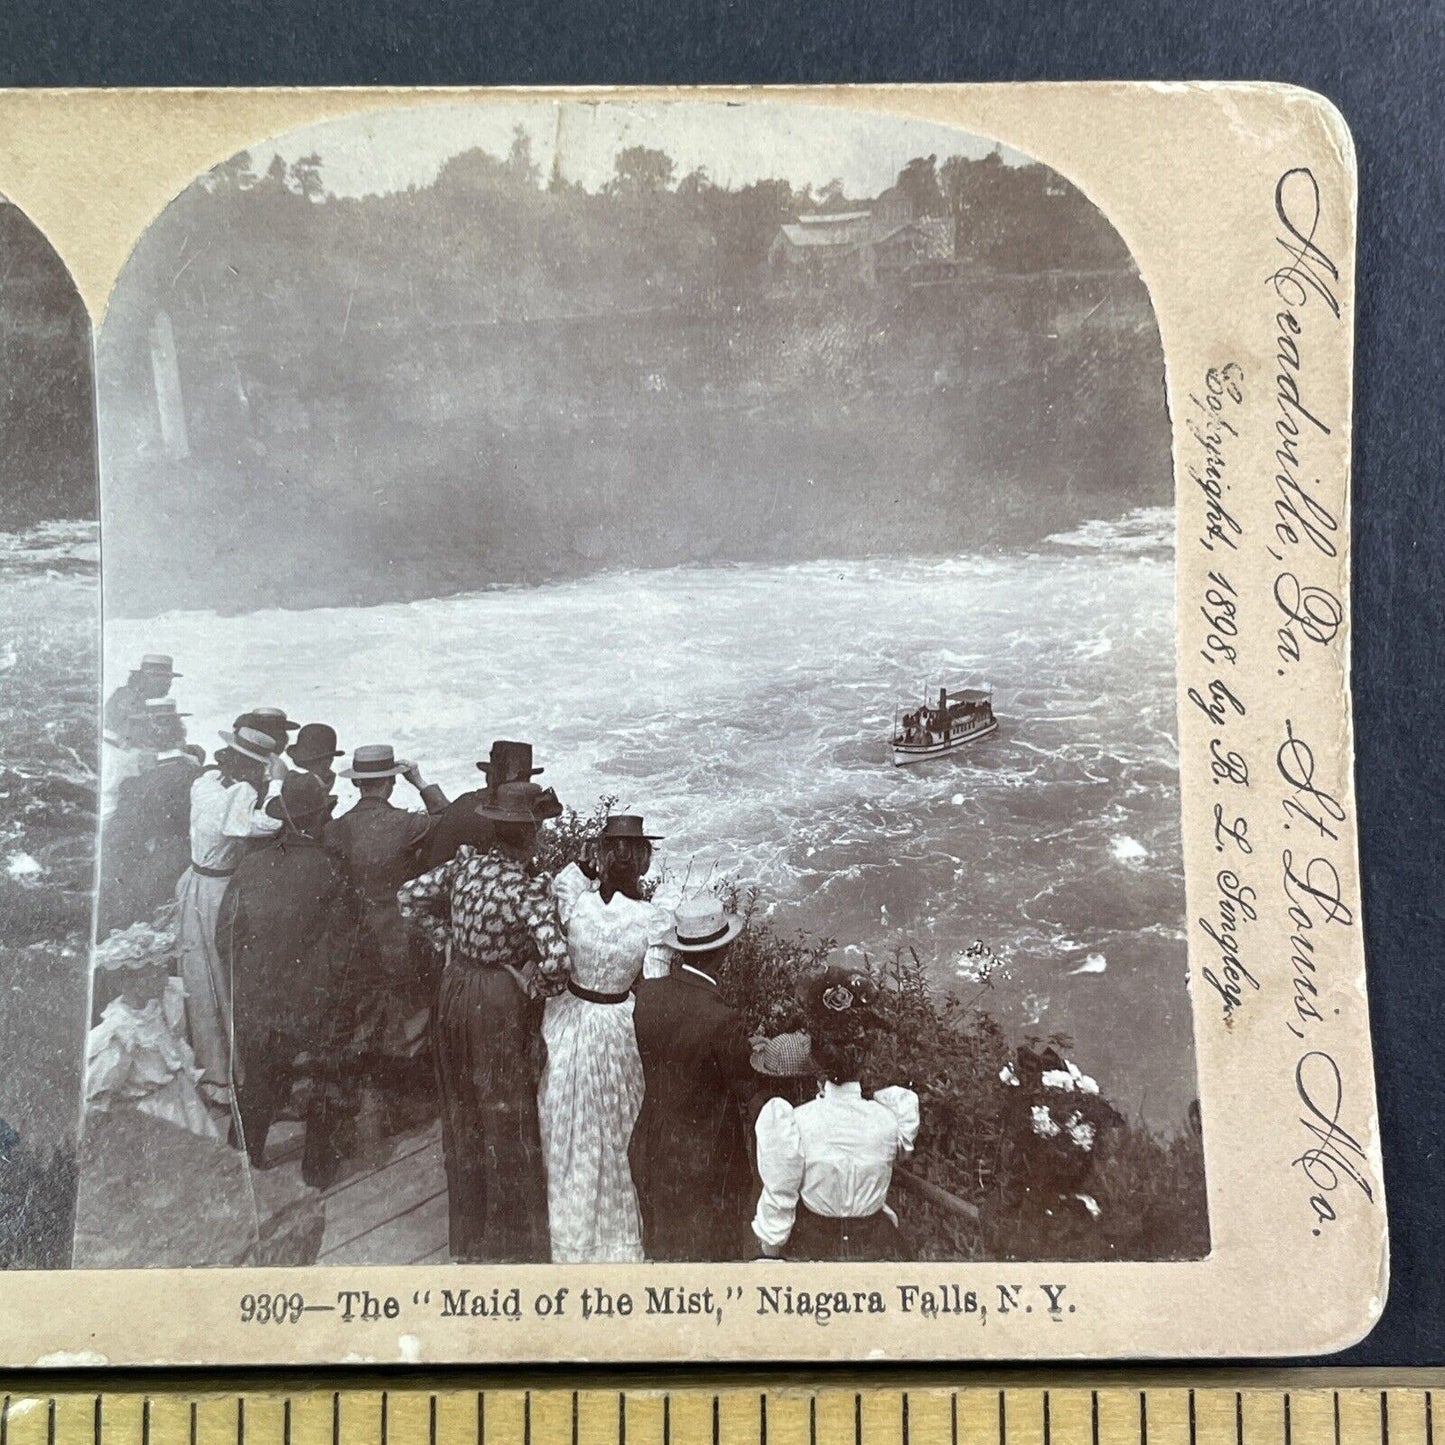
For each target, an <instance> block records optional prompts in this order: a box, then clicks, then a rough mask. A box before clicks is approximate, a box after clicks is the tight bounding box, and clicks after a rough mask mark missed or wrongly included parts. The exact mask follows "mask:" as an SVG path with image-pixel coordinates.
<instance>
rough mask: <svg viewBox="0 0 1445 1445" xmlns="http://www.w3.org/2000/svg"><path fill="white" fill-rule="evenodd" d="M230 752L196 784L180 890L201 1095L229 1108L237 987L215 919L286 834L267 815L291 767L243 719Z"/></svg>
mask: <svg viewBox="0 0 1445 1445" xmlns="http://www.w3.org/2000/svg"><path fill="white" fill-rule="evenodd" d="M221 740H222V742H224V743H225V744H226V746H225V747H224V748H222V749H220V751H218V752H217V754H216V766H215V768H213V769H212V768H208V769H206V770H205V771H203V772H202V773H201V775H200V776H199V777H198V778H197V779H196V780H195V781H194V782H193V783H192V784H191V800H190V825H189V833H190V860H191V861H190V867H188V868H187V869H186V871H185V872H184V873H182V874H181V879H180V882H179V883H177V884H176V933H177V941H178V945H179V951H180V960H181V980H182V982H183V983H184V984H185V988H186V1025H187V1028H188V1031H189V1033H190V1038H191V1048H192V1050H193V1051H194V1052H195V1055H196V1063H197V1064H198V1065H199V1066H200V1068H201V1071H202V1073H201V1079H200V1089H201V1094H202V1096H203V1097H204V1098H205V1099H206V1100H207V1102H208V1103H211V1104H215V1105H222V1106H224V1105H229V1103H230V1100H231V1085H232V1081H233V1073H234V1070H233V1063H234V1061H233V1060H232V1058H231V1043H230V1040H231V985H230V977H229V975H228V974H227V973H226V971H225V970H224V969H222V967H221V961H220V955H219V954H218V953H217V950H216V916H217V914H218V913H219V912H220V909H221V899H222V898H223V897H224V896H225V892H226V884H227V883H228V882H229V881H230V878H231V875H232V874H234V873H235V871H236V865H237V864H238V863H240V861H241V858H242V857H243V856H244V854H245V851H246V848H247V847H248V845H249V844H250V842H251V840H253V839H256V838H266V837H269V836H270V835H271V834H272V833H279V832H280V831H281V820H280V819H279V818H274V817H272V816H271V815H270V814H268V813H267V812H266V810H265V807H264V804H265V802H266V801H267V799H268V798H270V797H273V796H275V794H276V793H277V792H278V791H279V790H280V786H281V783H280V780H281V778H282V777H283V776H284V775H285V772H286V764H285V763H283V762H282V761H281V749H280V748H279V747H278V746H277V744H276V739H275V738H274V737H272V736H271V734H270V733H267V732H263V731H261V730H260V729H259V728H254V727H249V726H247V725H246V722H245V718H244V714H243V715H242V717H241V718H240V719H238V720H237V723H236V726H235V727H234V728H232V729H231V730H230V731H229V732H227V731H222V733H221Z"/></svg>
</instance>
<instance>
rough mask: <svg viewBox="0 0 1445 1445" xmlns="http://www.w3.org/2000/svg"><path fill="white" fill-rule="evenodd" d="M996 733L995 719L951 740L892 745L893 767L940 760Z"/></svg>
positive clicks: (996, 721) (954, 736) (996, 724)
mask: <svg viewBox="0 0 1445 1445" xmlns="http://www.w3.org/2000/svg"><path fill="white" fill-rule="evenodd" d="M997 731H998V719H997V718H995V719H994V720H993V721H992V722H989V723H986V724H985V725H984V726H983V727H980V728H971V729H970V730H969V731H968V732H966V733H955V734H954V735H953V736H952V737H951V738H948V739H947V740H944V739H940V740H939V741H938V742H936V743H894V744H893V766H894V767H895V768H903V767H908V766H909V765H910V764H912V763H925V762H927V761H928V759H929V758H941V757H944V756H945V755H946V754H948V753H956V752H957V751H958V750H959V749H960V748H966V747H967V746H968V745H969V743H976V742H977V741H978V740H979V739H980V738H986V737H990V736H992V734H994V733H996V732H997Z"/></svg>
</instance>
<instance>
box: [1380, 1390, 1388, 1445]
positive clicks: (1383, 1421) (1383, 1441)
mask: <svg viewBox="0 0 1445 1445" xmlns="http://www.w3.org/2000/svg"><path fill="white" fill-rule="evenodd" d="M1380 1445H1390V1397H1389V1395H1388V1394H1387V1393H1386V1392H1385V1391H1384V1390H1381V1391H1380Z"/></svg>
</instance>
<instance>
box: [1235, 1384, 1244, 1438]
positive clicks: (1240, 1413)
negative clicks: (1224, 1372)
mask: <svg viewBox="0 0 1445 1445" xmlns="http://www.w3.org/2000/svg"><path fill="white" fill-rule="evenodd" d="M1234 1441H1235V1445H1244V1395H1243V1393H1242V1392H1241V1391H1239V1390H1236V1391H1235V1392H1234Z"/></svg>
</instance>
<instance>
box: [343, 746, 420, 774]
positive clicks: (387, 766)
mask: <svg viewBox="0 0 1445 1445" xmlns="http://www.w3.org/2000/svg"><path fill="white" fill-rule="evenodd" d="M405 771H406V764H405V763H399V762H397V760H396V754H395V753H394V752H393V751H392V747H391V744H390V743H363V744H362V746H361V747H359V748H357V750H356V751H355V752H354V753H352V755H351V766H350V767H349V768H342V770H341V776H342V777H343V778H352V779H358V780H361V781H365V780H366V779H367V778H396V777H400V776H401V774H402V773H404V772H405Z"/></svg>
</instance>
